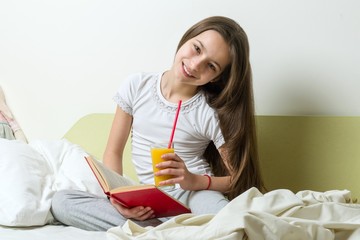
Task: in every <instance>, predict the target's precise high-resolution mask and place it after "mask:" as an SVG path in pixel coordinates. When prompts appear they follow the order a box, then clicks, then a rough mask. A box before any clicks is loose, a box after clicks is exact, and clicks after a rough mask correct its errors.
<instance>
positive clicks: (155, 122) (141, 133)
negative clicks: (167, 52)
mask: <svg viewBox="0 0 360 240" xmlns="http://www.w3.org/2000/svg"><path fill="white" fill-rule="evenodd" d="M161 76H162V73H137V74H133V75H131V76H129V77H128V78H127V79H126V80H125V81H124V82H123V84H122V85H121V87H120V89H119V90H118V92H117V93H116V95H115V97H114V100H115V102H116V103H117V104H118V106H119V107H120V108H121V109H122V110H123V111H125V112H126V113H128V114H130V115H131V116H132V117H133V125H132V131H131V133H132V161H133V163H134V165H135V169H136V172H137V175H138V177H139V180H140V182H142V183H146V184H153V183H154V180H153V170H152V164H151V155H150V145H151V144H152V143H159V142H165V143H167V142H169V140H170V135H171V131H172V127H173V123H174V119H175V114H176V110H177V106H178V104H177V103H171V102H169V101H167V100H166V99H165V98H164V97H163V95H162V94H161V90H160V82H161ZM211 141H213V142H214V144H215V146H216V147H217V148H219V147H221V146H222V145H223V144H224V138H223V135H222V133H221V130H220V127H219V124H218V118H217V114H216V112H215V111H214V109H212V108H211V107H210V106H209V105H208V104H207V102H206V100H205V96H204V95H203V93H201V92H199V93H197V94H196V95H195V96H193V97H192V98H191V99H189V100H187V101H185V102H183V103H182V106H181V109H180V113H179V118H178V121H177V126H176V130H175V135H174V140H173V142H174V148H175V153H176V154H177V155H179V156H180V157H181V158H182V159H183V160H184V162H185V164H186V166H187V168H188V170H189V171H190V172H192V173H195V174H211V169H210V166H209V164H208V163H207V162H206V161H205V159H204V158H203V153H204V151H205V149H206V147H207V146H208V144H209V143H210V142H211Z"/></svg>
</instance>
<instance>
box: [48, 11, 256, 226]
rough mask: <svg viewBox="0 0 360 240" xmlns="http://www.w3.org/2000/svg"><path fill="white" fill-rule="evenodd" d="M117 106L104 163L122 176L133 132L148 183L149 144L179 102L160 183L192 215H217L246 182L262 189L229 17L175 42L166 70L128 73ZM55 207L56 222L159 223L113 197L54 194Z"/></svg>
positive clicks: (241, 35)
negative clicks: (172, 150)
mask: <svg viewBox="0 0 360 240" xmlns="http://www.w3.org/2000/svg"><path fill="white" fill-rule="evenodd" d="M114 100H115V101H116V103H117V109H116V113H115V117H114V121H113V125H112V128H111V132H110V135H109V140H108V144H107V147H106V150H105V153H104V163H105V164H106V165H107V166H108V167H109V168H111V169H112V170H114V171H116V172H118V173H119V174H122V172H123V171H122V170H123V169H122V153H123V149H124V146H125V144H126V141H127V138H128V136H129V134H130V133H131V136H132V156H133V159H132V160H133V162H134V165H135V168H136V172H137V174H138V177H139V179H140V182H142V183H145V184H152V183H153V171H152V165H151V157H150V145H151V144H152V143H157V142H166V141H168V138H169V135H170V133H171V129H172V125H173V121H174V116H175V112H176V108H177V104H178V102H179V100H182V102H183V104H182V106H181V111H180V116H179V119H178V123H177V128H176V132H175V138H174V142H175V153H174V154H165V155H163V156H162V157H163V158H164V159H166V160H168V161H165V162H163V163H161V164H159V165H158V167H159V168H161V169H162V170H161V171H160V172H159V173H157V174H158V175H168V174H170V175H173V176H174V177H173V178H172V179H170V180H166V181H163V182H161V184H162V185H167V184H176V186H177V187H176V188H175V189H170V190H166V191H167V192H168V193H169V194H170V195H172V196H173V197H175V198H177V199H178V200H179V201H181V202H183V203H184V204H186V205H187V206H189V207H190V208H191V210H192V212H193V213H194V214H207V213H217V212H218V211H220V210H221V209H222V208H223V207H224V206H225V205H226V204H227V203H228V201H229V200H231V199H233V198H235V197H236V196H238V195H239V194H241V193H242V192H244V191H246V190H247V189H249V188H250V187H257V188H260V189H262V188H263V183H262V179H261V176H260V171H259V166H258V156H257V147H256V133H255V121H254V106H253V93H252V76H251V67H250V63H249V44H248V40H247V36H246V33H245V32H244V30H243V29H242V28H241V27H240V26H239V25H238V24H237V23H236V22H235V21H233V20H232V19H229V18H226V17H220V16H215V17H209V18H206V19H204V20H202V21H200V22H198V23H197V24H195V25H194V26H192V27H191V28H190V29H189V30H188V31H187V32H186V33H185V34H184V36H183V37H182V39H181V40H180V42H179V45H178V48H177V51H176V55H175V59H174V62H173V65H172V67H171V69H170V70H168V71H165V72H160V73H138V74H134V75H131V76H129V77H128V78H127V79H126V80H125V81H124V83H123V84H122V86H121V88H120V89H119V91H118V92H117V93H116V95H115V98H114ZM52 213H53V214H54V216H55V218H56V219H57V220H59V221H60V222H62V223H64V224H67V225H72V226H76V227H80V228H83V229H88V230H107V229H109V228H110V227H113V226H118V225H120V226H121V225H123V224H124V223H125V221H126V220H127V219H132V220H133V221H136V222H137V223H139V224H141V225H154V224H155V225H156V224H158V223H159V220H158V219H156V218H154V215H153V211H152V210H151V209H150V208H149V207H144V206H139V207H135V208H131V209H129V208H125V207H123V206H122V205H120V204H118V203H117V202H116V201H115V200H113V199H110V201H109V200H107V199H104V198H100V197H97V196H93V195H90V194H88V193H84V192H79V191H62V192H58V193H57V194H56V195H55V196H54V198H53V204H52Z"/></svg>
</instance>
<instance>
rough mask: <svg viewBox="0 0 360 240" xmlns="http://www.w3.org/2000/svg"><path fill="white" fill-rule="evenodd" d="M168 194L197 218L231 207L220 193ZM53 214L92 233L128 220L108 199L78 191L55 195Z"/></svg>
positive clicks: (144, 223) (175, 191) (177, 191)
mask: <svg viewBox="0 0 360 240" xmlns="http://www.w3.org/2000/svg"><path fill="white" fill-rule="evenodd" d="M167 193H169V194H170V195H172V196H173V197H174V198H176V199H178V200H179V201H180V202H182V203H184V204H185V205H187V206H188V207H190V209H191V211H192V213H194V214H215V213H217V212H218V211H220V210H221V209H222V208H223V207H224V206H225V205H226V204H227V203H228V200H227V199H226V198H225V197H224V195H222V194H221V193H219V192H216V191H206V190H204V191H185V190H182V189H181V188H177V189H173V190H168V191H167ZM51 212H52V214H53V216H54V217H55V219H56V220H58V221H59V222H61V223H63V224H65V225H69V226H74V227H78V228H81V229H85V230H92V231H106V230H108V229H109V228H111V227H115V226H122V225H124V223H125V222H126V220H127V219H126V218H125V217H123V216H122V215H121V214H120V213H119V212H118V211H117V210H116V209H115V208H114V207H113V206H112V204H111V203H110V201H109V200H108V199H107V198H103V197H99V196H95V195H93V194H90V193H87V192H82V191H77V190H63V191H59V192H57V193H55V195H54V197H53V199H52V206H51ZM166 220H167V219H166V218H162V219H149V220H145V221H134V220H133V221H134V222H136V223H138V224H139V225H141V226H156V225H157V224H159V223H161V222H160V221H166Z"/></svg>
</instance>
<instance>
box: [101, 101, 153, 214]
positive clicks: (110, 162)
mask: <svg viewBox="0 0 360 240" xmlns="http://www.w3.org/2000/svg"><path fill="white" fill-rule="evenodd" d="M131 125H132V116H130V115H129V114H127V113H126V112H124V111H123V110H122V109H121V108H119V107H117V108H116V112H115V117H114V120H113V123H112V126H111V130H110V134H109V139H108V142H107V145H106V149H105V152H104V164H105V165H106V166H107V167H109V168H110V169H112V170H114V171H116V172H117V173H119V174H121V175H122V173H123V167H122V160H123V152H124V148H125V145H126V142H127V139H128V137H129V133H130V129H131ZM110 202H111V204H112V205H113V206H114V207H115V208H116V209H117V210H118V211H119V212H120V213H121V214H122V215H123V216H124V217H126V218H133V219H136V220H140V221H143V220H146V219H149V218H153V217H154V211H153V210H152V209H151V208H149V207H143V206H137V207H134V208H125V207H124V206H122V205H121V204H119V203H118V202H116V200H114V199H112V198H111V199H110Z"/></svg>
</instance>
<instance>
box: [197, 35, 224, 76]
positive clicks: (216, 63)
mask: <svg viewBox="0 0 360 240" xmlns="http://www.w3.org/2000/svg"><path fill="white" fill-rule="evenodd" d="M195 40H196V41H197V42H198V43H199V44H200V46H201V48H203V49H206V47H205V46H204V45H203V44H202V42H201V41H200V40H198V39H195ZM211 61H212V62H214V64H215V65H217V66H218V68H219V69H220V71H221V66H220V64H219V63H218V62H216V61H214V60H211Z"/></svg>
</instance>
